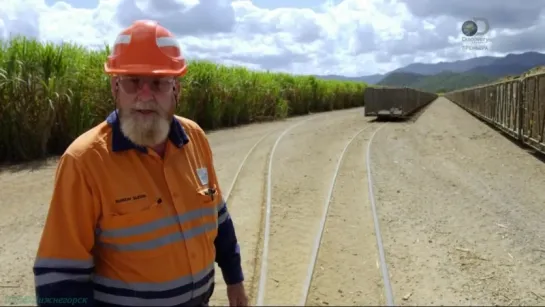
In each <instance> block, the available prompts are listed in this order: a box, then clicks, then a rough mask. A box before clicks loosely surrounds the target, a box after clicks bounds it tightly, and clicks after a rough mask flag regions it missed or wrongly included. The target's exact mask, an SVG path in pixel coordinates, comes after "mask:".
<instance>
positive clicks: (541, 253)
mask: <svg viewBox="0 0 545 307" xmlns="http://www.w3.org/2000/svg"><path fill="white" fill-rule="evenodd" d="M308 118H310V119H309V120H308V121H307V122H305V123H302V124H301V125H299V126H297V127H295V128H294V129H293V130H291V131H290V132H289V133H287V134H286V135H285V136H284V137H283V139H282V140H281V142H280V143H279V145H278V147H277V149H276V153H275V155H274V159H273V173H272V178H273V183H272V195H271V200H272V202H271V205H272V208H271V224H270V227H271V228H270V237H269V239H270V241H269V253H268V259H269V261H268V272H267V279H266V280H267V284H266V287H265V290H266V291H265V296H264V298H265V303H266V304H270V305H274V304H280V305H294V304H299V303H300V300H301V296H302V294H303V285H304V281H305V278H306V275H307V270H308V265H309V262H310V260H311V256H312V247H313V244H314V241H315V237H316V235H317V233H318V231H319V223H320V218H321V216H322V214H323V209H324V205H325V201H326V198H327V195H328V189H329V187H330V184H331V179H332V176H333V174H334V171H335V167H336V164H337V160H338V158H339V156H340V154H341V151H342V150H343V148H344V147H345V145H346V143H347V142H348V141H349V139H350V138H351V137H352V136H353V135H354V134H355V133H357V132H358V131H360V130H361V129H362V128H365V127H367V128H368V129H367V130H365V131H364V132H362V133H361V134H360V135H359V136H358V137H357V139H356V140H355V141H354V142H353V143H352V144H351V145H350V147H349V148H348V150H347V152H346V154H345V157H344V160H343V163H342V164H341V169H340V173H339V176H338V178H337V182H336V185H335V189H334V192H333V195H332V196H333V197H332V202H331V204H330V208H329V215H328V219H327V222H326V225H325V232H324V235H323V240H322V244H321V247H320V250H319V254H318V259H317V262H316V270H315V274H314V278H313V279H312V283H311V286H310V293H309V297H308V301H307V304H308V305H377V304H378V305H382V304H384V303H385V298H384V287H383V284H382V276H381V273H380V270H379V267H378V252H377V247H376V238H375V232H374V224H373V218H372V211H371V207H370V202H369V195H368V188H367V185H368V182H367V177H366V176H367V174H366V172H367V168H366V164H365V159H366V147H367V142H368V140H369V138H370V137H371V135H372V134H373V132H374V131H375V130H376V129H377V128H378V127H380V126H381V124H379V123H372V122H369V119H368V118H364V117H363V110H362V109H354V110H344V111H336V112H331V113H327V114H318V115H312V116H307V117H302V118H295V119H290V120H287V121H285V122H281V123H267V124H259V125H251V126H247V127H241V128H235V129H229V130H222V131H216V132H212V133H210V134H209V139H210V141H211V144H212V147H213V150H214V158H215V164H216V168H217V172H218V175H219V178H220V184H221V186H222V190H223V192H224V193H229V192H231V193H230V197H229V199H228V203H229V207H230V211H231V214H232V216H233V219H234V222H235V224H236V227H237V234H238V236H239V240H240V241H241V249H242V255H243V261H244V269H245V275H246V279H247V281H246V286H247V288H248V291H249V292H250V296H251V299H252V303H255V299H256V296H257V283H258V281H259V273H260V263H261V261H260V260H261V253H262V248H261V247H262V245H263V221H264V207H265V204H266V201H265V200H266V178H267V173H266V172H267V169H268V159H269V155H270V152H271V149H272V147H273V145H274V143H275V141H276V138H277V137H278V136H279V135H280V134H281V133H282V132H283V131H284V129H286V128H287V127H289V126H290V125H292V124H294V123H299V122H300V121H301V120H306V119H308ZM267 133H270V134H268V135H267V136H266V137H265V138H264V139H263V140H262V141H261V143H260V144H259V145H258V146H257V147H256V149H255V150H254V151H253V153H252V154H251V155H249V157H248V159H247V161H246V163H245V164H244V167H243V168H242V170H241V172H240V174H239V176H238V180H237V181H236V184H235V186H234V188H233V190H232V191H230V187H231V185H232V183H233V179H234V177H235V174H236V173H237V170H238V168H239V165H240V163H241V162H242V160H243V159H244V157H245V156H246V154H247V153H248V151H249V150H250V148H252V146H254V144H255V143H256V142H257V141H258V140H260V139H261V138H262V137H263V136H264V135H266V134H267ZM371 158H372V165H371V169H372V174H373V176H374V177H373V179H374V190H375V193H376V200H377V207H378V208H377V209H378V214H379V220H380V226H381V231H382V237H383V243H384V248H385V252H386V260H387V264H388V267H389V272H390V276H391V282H392V287H393V291H394V298H395V303H396V305H419V304H423V305H470V304H471V305H477V304H488V305H490V304H500V305H505V304H509V303H511V304H512V305H543V306H545V290H544V289H545V277H544V276H545V227H543V225H545V213H544V211H543V209H542V208H543V206H544V204H545V192H541V191H542V189H543V188H542V187H543V186H544V183H545V176H544V175H545V164H543V162H541V161H539V160H537V159H536V158H535V157H533V156H531V155H529V154H528V153H526V152H524V151H523V150H522V149H520V148H519V147H517V146H516V145H514V144H513V143H511V142H510V141H508V140H507V139H506V138H505V137H503V136H501V135H500V134H499V133H498V132H496V131H494V130H492V129H491V128H489V127H487V126H486V125H484V124H482V123H480V122H479V121H477V120H476V119H474V118H473V117H471V116H470V115H469V114H467V113H466V112H465V111H463V110H461V109H460V108H458V107H457V106H455V105H454V104H452V103H450V102H448V101H446V100H444V99H439V100H437V101H435V102H434V103H433V104H432V105H431V106H430V107H429V108H428V109H427V110H425V112H424V113H423V115H421V116H420V117H419V118H418V119H417V120H416V122H407V123H388V124H386V125H385V126H384V127H383V128H382V129H381V130H380V131H379V132H378V133H377V135H376V136H375V138H374V141H373V144H372V154H371ZM54 162H55V161H51V162H50V163H49V164H48V165H46V166H45V167H44V166H42V168H41V169H39V170H36V171H33V172H30V173H29V172H28V171H18V172H15V173H13V172H10V171H3V172H2V173H0V191H1V196H2V197H1V198H0V206H1V207H2V209H3V211H2V213H3V218H2V219H1V220H0V268H1V275H0V286H2V287H1V288H0V302H3V303H5V304H9V303H15V302H13V301H10V299H9V297H8V296H10V295H25V296H28V297H29V298H30V297H32V296H33V295H34V291H33V278H32V271H31V266H32V261H33V259H34V255H35V250H36V243H37V241H38V239H39V236H40V232H41V227H42V226H43V219H44V217H45V214H46V210H47V203H48V201H49V197H50V195H51V188H52V183H53V182H52V180H53V176H54V167H55V164H54ZM216 280H217V281H218V284H219V285H218V286H217V288H216V289H217V290H216V292H215V295H214V297H213V301H212V304H213V305H225V304H226V303H227V301H226V297H225V286H224V285H223V282H222V281H221V274H219V272H218V275H217V277H216ZM5 286H11V287H5ZM404 296H405V297H406V299H403V297H404ZM22 303H24V302H19V304H22ZM27 305H28V304H27Z"/></svg>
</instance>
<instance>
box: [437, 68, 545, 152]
mask: <svg viewBox="0 0 545 307" xmlns="http://www.w3.org/2000/svg"><path fill="white" fill-rule="evenodd" d="M444 96H445V97H446V98H447V99H449V100H450V101H452V102H454V103H455V104H457V105H458V106H460V107H461V108H463V109H465V110H466V111H467V112H469V113H471V114H472V115H474V116H475V117H477V118H480V119H482V120H483V121H485V122H488V123H489V124H491V125H492V126H494V127H496V128H498V129H499V130H501V131H503V132H505V133H506V134H508V135H509V136H511V137H512V138H513V139H515V140H517V141H520V142H522V143H524V144H526V145H528V146H530V147H532V148H534V149H535V150H537V151H539V152H541V153H543V154H545V142H544V141H545V140H544V134H545V133H544V129H545V73H538V74H532V75H528V76H524V77H522V78H519V79H512V80H507V81H502V82H497V83H491V84H486V85H481V86H476V87H472V88H467V89H462V90H457V91H453V92H449V93H446V94H445V95H444Z"/></svg>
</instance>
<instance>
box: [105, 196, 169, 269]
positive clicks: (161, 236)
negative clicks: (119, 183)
mask: <svg viewBox="0 0 545 307" xmlns="http://www.w3.org/2000/svg"><path fill="white" fill-rule="evenodd" d="M134 209H135V210H131V211H130V212H123V213H124V214H119V213H117V214H110V215H105V216H103V217H102V219H101V220H100V222H99V228H100V231H99V233H98V236H97V240H98V245H99V246H100V247H101V249H102V251H103V252H104V253H105V255H108V256H109V257H110V258H112V260H114V259H118V260H121V261H122V260H123V259H125V258H126V259H150V258H157V257H159V256H161V255H163V254H165V253H167V252H169V251H170V250H171V248H172V243H175V242H176V241H180V240H179V238H178V236H179V235H180V232H179V230H178V228H177V226H178V225H177V223H176V217H175V216H170V215H169V214H167V211H166V208H165V207H163V204H160V203H157V202H155V203H151V204H149V205H147V206H142V207H140V208H134ZM138 209H139V210H138Z"/></svg>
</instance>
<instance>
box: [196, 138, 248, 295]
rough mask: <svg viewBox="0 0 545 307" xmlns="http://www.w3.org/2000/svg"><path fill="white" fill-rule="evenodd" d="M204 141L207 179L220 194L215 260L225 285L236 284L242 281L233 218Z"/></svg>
mask: <svg viewBox="0 0 545 307" xmlns="http://www.w3.org/2000/svg"><path fill="white" fill-rule="evenodd" d="M205 140H206V138H205ZM205 143H206V147H207V151H208V156H209V159H210V170H209V176H210V178H209V181H210V182H212V183H213V184H215V185H216V187H217V190H218V191H219V196H220V205H219V206H218V235H217V236H216V239H215V240H214V245H215V248H216V262H217V264H218V266H219V267H220V269H221V272H222V275H223V280H224V281H225V283H226V284H227V285H232V284H237V283H240V282H243V281H244V274H243V271H242V264H241V257H240V246H239V244H238V240H237V235H236V232H235V226H234V224H233V220H232V219H231V215H230V214H229V210H228V209H227V203H226V199H224V198H223V193H221V188H220V186H219V182H218V179H217V175H216V170H215V168H214V161H213V160H214V159H213V157H212V150H211V149H210V145H209V143H208V140H206V142H205Z"/></svg>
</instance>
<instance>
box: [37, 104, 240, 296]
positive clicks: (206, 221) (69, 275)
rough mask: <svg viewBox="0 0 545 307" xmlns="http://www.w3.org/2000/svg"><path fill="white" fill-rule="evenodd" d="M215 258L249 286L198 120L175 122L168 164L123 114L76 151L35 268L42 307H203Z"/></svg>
mask: <svg viewBox="0 0 545 307" xmlns="http://www.w3.org/2000/svg"><path fill="white" fill-rule="evenodd" d="M214 261H216V262H217V263H218V265H219V266H220V268H221V269H222V273H223V277H224V279H225V281H226V283H227V284H234V283H239V282H241V281H243V275H242V269H241V263H240V249H239V246H238V243H237V238H236V234H235V231H234V227H233V223H232V221H231V219H230V216H229V213H228V211H227V206H226V204H225V201H224V199H223V196H222V193H221V189H220V187H219V184H218V179H217V177H216V172H215V170H214V163H213V159H212V152H211V150H210V145H209V143H208V140H207V138H206V136H205V133H204V131H203V130H202V129H201V128H200V127H199V126H198V125H197V124H196V123H195V122H193V121H191V120H189V119H186V118H182V117H177V116H176V117H175V118H174V119H173V121H172V124H171V130H170V134H169V142H168V143H167V148H166V152H165V155H164V158H161V157H160V156H159V155H157V154H156V153H155V152H154V151H153V150H148V149H147V148H143V147H139V146H136V145H135V144H133V143H132V142H130V141H129V140H128V139H127V138H126V137H125V136H124V135H123V134H122V132H121V130H120V127H119V121H118V118H117V113H116V112H113V113H112V114H110V116H109V117H108V119H107V120H106V121H105V122H103V123H101V124H99V125H98V126H96V127H94V128H92V129H91V130H89V131H87V132H85V133H84V134H82V135H81V136H80V137H78V138H77V139H76V140H75V141H74V142H73V143H72V144H71V145H70V146H69V147H68V149H67V150H66V152H65V153H64V154H63V156H62V157H61V159H60V161H59V164H58V168H57V173H56V178H55V188H54V192H53V197H52V199H51V203H50V208H49V213H48V215H47V219H46V222H45V227H44V230H43V234H42V238H41V241H40V244H39V248H38V253H37V258H36V261H35V264H34V274H35V284H36V294H37V297H38V304H39V305H41V306H45V305H48V303H51V304H55V302H57V303H59V302H60V301H62V300H67V299H68V298H72V299H74V301H73V302H76V303H77V304H76V305H79V306H82V305H86V304H85V303H87V305H92V304H93V303H97V304H99V305H100V306H107V305H113V306H115V305H117V306H182V305H187V304H190V305H199V304H201V303H202V302H204V301H207V300H208V299H209V297H210V296H211V294H212V292H213V286H214ZM78 299H79V301H78ZM78 302H79V303H78Z"/></svg>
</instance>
